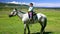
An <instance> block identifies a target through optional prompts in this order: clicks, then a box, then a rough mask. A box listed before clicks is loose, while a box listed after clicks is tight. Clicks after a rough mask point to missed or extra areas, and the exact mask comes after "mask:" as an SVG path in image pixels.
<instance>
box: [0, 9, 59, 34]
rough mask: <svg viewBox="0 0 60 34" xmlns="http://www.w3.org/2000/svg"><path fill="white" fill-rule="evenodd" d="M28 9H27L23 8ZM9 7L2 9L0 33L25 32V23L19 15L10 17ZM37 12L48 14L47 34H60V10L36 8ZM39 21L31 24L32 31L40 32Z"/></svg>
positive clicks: (20, 33) (14, 33)
mask: <svg viewBox="0 0 60 34" xmlns="http://www.w3.org/2000/svg"><path fill="white" fill-rule="evenodd" d="M22 10H24V11H27V10H25V9H22ZM10 11H12V10H9V9H6V10H5V9H2V10H0V34H23V32H24V24H23V22H22V20H21V19H20V18H18V17H17V16H15V17H11V18H9V17H8V15H9V13H10ZM35 11H36V13H43V14H45V15H46V16H47V19H48V22H47V26H46V28H45V32H47V34H60V12H59V11H58V10H54V9H52V10H51V9H48V10H47V9H38V10H37V9H36V10H35ZM40 29H41V26H40V24H39V23H36V24H33V25H32V27H31V26H30V30H31V33H36V32H40Z"/></svg>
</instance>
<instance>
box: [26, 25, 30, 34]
mask: <svg viewBox="0 0 60 34" xmlns="http://www.w3.org/2000/svg"><path fill="white" fill-rule="evenodd" d="M26 26H27V29H28V34H30V29H29V25H28V24H27V25H26Z"/></svg>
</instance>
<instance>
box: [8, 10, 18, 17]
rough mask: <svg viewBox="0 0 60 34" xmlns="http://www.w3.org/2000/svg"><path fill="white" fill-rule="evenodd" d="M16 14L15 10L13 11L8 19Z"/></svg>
mask: <svg viewBox="0 0 60 34" xmlns="http://www.w3.org/2000/svg"><path fill="white" fill-rule="evenodd" d="M16 14H17V9H14V10H13V11H12V12H11V13H10V14H9V17H12V16H15V15H16Z"/></svg>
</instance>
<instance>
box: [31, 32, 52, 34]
mask: <svg viewBox="0 0 60 34" xmlns="http://www.w3.org/2000/svg"><path fill="white" fill-rule="evenodd" d="M31 34H40V32H37V33H31ZM44 34H52V32H44Z"/></svg>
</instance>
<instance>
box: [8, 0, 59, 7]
mask: <svg viewBox="0 0 60 34" xmlns="http://www.w3.org/2000/svg"><path fill="white" fill-rule="evenodd" d="M7 3H13V4H26V5H29V3H27V2H16V1H12V2H7ZM32 3H33V4H34V6H35V7H60V3H38V2H32Z"/></svg>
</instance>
